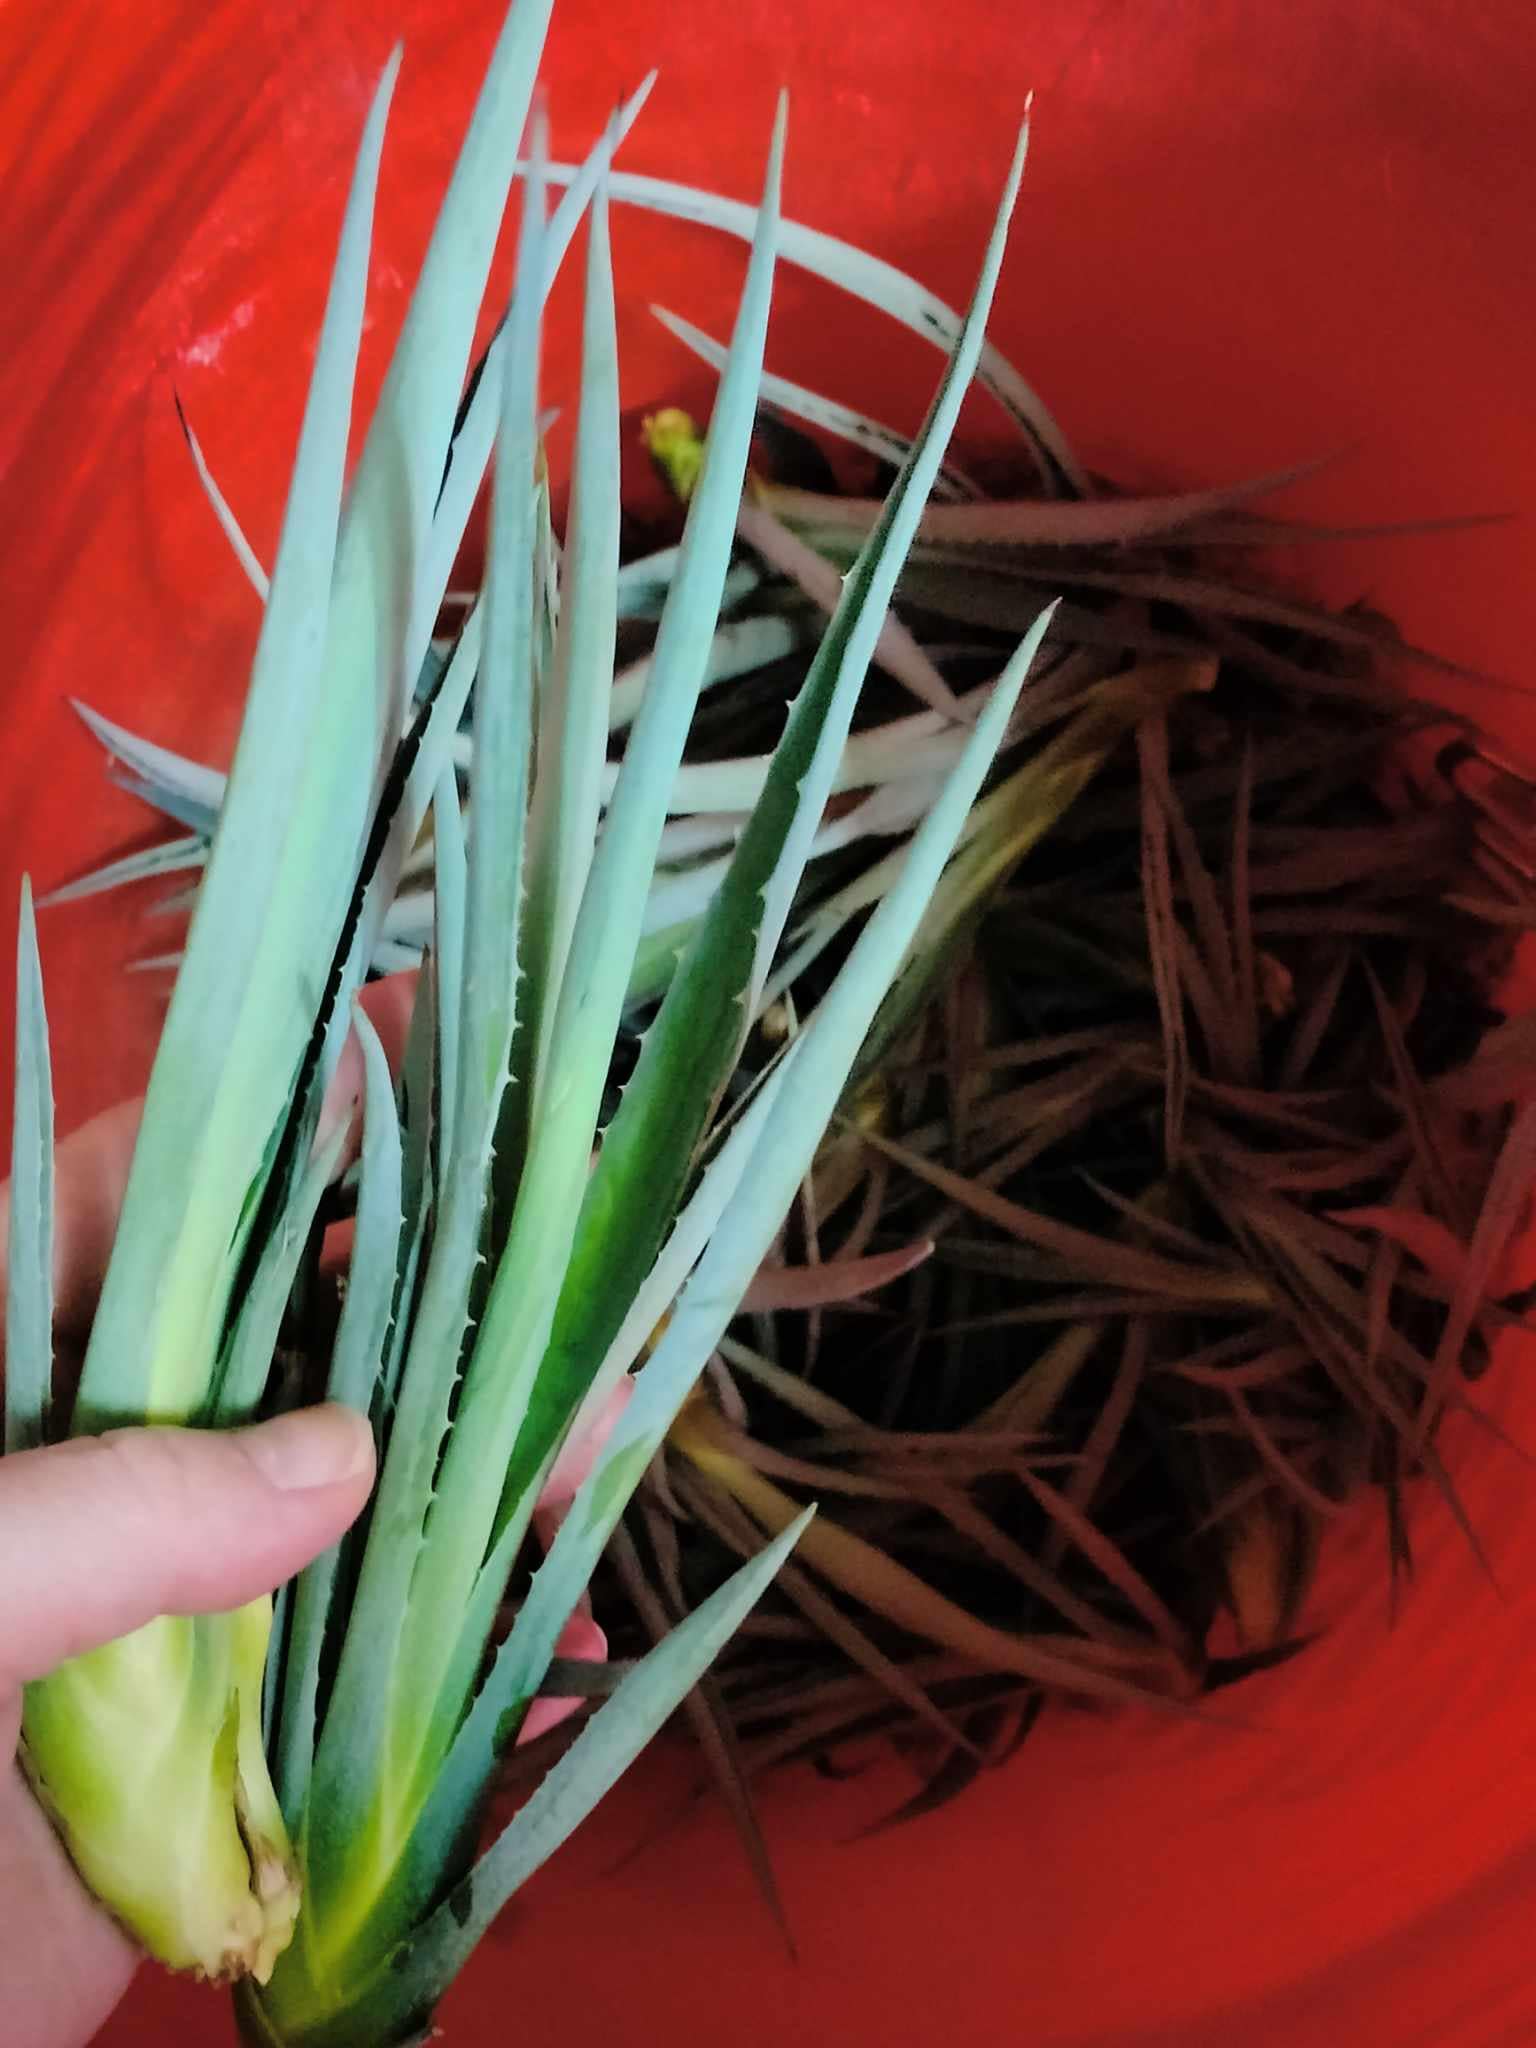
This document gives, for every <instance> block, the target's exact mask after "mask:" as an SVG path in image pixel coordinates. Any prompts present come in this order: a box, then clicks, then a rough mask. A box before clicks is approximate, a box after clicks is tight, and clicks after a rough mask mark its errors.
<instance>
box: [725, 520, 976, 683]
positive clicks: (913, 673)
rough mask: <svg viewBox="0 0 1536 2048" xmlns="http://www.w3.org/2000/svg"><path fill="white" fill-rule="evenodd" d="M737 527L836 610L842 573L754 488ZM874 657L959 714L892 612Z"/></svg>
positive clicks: (810, 594) (808, 593) (889, 672)
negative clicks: (755, 495) (785, 523)
mask: <svg viewBox="0 0 1536 2048" xmlns="http://www.w3.org/2000/svg"><path fill="white" fill-rule="evenodd" d="M736 531H737V532H738V533H739V534H740V536H741V538H742V539H743V540H744V541H745V542H746V544H747V546H748V547H750V548H753V549H755V551H756V552H757V553H758V554H759V555H761V556H762V558H763V560H764V561H765V562H767V563H768V564H769V566H770V567H771V568H774V569H777V570H778V572H779V574H780V575H781V576H787V577H788V578H789V579H790V581H791V582H792V583H795V584H797V585H798V586H799V588H800V589H801V590H803V591H804V592H805V594H806V596H807V597H808V598H810V600H811V601H812V603H813V604H817V605H819V606H820V607H821V609H822V610H823V611H824V612H825V613H826V614H827V615H828V617H832V616H834V615H835V614H836V611H837V608H838V606H839V605H840V604H841V603H842V597H843V578H842V577H841V576H840V575H839V574H838V571H837V570H836V569H835V568H834V567H833V565H832V563H830V562H829V561H827V560H826V559H825V557H824V556H822V555H818V554H817V552H816V550H815V549H814V548H812V547H808V546H807V545H806V543H805V542H804V541H803V540H801V539H800V538H799V536H798V535H796V534H793V533H791V532H790V530H789V528H788V527H787V526H783V525H781V524H780V523H779V521H778V520H777V519H775V517H774V516H773V513H772V512H771V511H770V510H769V508H768V506H767V505H766V504H763V503H760V502H757V501H755V500H754V499H753V497H752V495H751V493H750V491H749V492H748V495H747V496H746V497H745V498H743V500H742V502H741V506H740V508H739V510H738V511H737V514H736ZM872 658H873V660H874V661H875V662H876V663H877V664H878V666H879V667H881V668H883V669H884V670H885V672H886V673H887V675H890V676H893V677H894V678H895V679H896V681H897V682H898V683H900V684H902V685H903V687H904V688H905V689H908V690H910V691H911V693H912V695H913V696H914V697H916V698H917V700H918V702H919V703H920V704H926V705H927V706H928V708H929V710H930V711H937V712H938V713H940V715H941V716H943V717H945V718H950V719H954V718H958V717H959V716H960V705H959V702H958V700H957V699H956V696H955V693H954V691H953V690H952V689H951V688H950V687H949V685H948V683H946V682H945V680H944V678H943V677H942V676H941V675H940V674H939V672H938V670H937V669H936V668H935V667H934V665H933V662H932V660H931V659H930V657H929V656H928V655H926V654H925V653H924V652H923V650H922V648H921V647H920V646H919V645H918V644H917V641H916V640H915V639H914V638H913V636H912V634H911V633H910V632H909V631H908V629H907V628H906V627H905V626H904V625H903V624H902V622H901V620H900V619H899V618H897V616H896V614H895V613H894V612H887V614H886V617H885V620H884V623H883V624H882V626H881V628H880V634H879V638H878V639H877V640H876V642H875V651H874V655H873V657H872Z"/></svg>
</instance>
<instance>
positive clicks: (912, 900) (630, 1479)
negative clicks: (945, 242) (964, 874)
mask: <svg viewBox="0 0 1536 2048" xmlns="http://www.w3.org/2000/svg"><path fill="white" fill-rule="evenodd" d="M1012 189H1013V188H1012V187H1010V192H1009V198H1010V199H1011V196H1012ZM1001 219H1002V221H1003V222H1004V223H1006V219H1007V202H1005V206H1004V211H1003V215H1002V216H1001ZM1044 627H1045V622H1044V621H1042V622H1041V624H1040V627H1039V629H1038V632H1037V634H1036V636H1035V639H1034V641H1033V642H1032V643H1029V642H1027V643H1026V644H1025V646H1024V647H1023V648H1022V649H1021V650H1020V653H1019V655H1018V656H1017V657H1016V658H1015V660H1014V661H1013V663H1012V664H1010V667H1009V670H1008V671H1007V672H1006V673H1005V675H1004V677H1003V678H1002V679H1001V680H1000V682H999V684H998V686H997V691H996V694H995V695H994V697H993V699H992V702H991V703H990V704H988V706H987V708H986V710H985V711H984V712H983V714H982V716H981V718H980V719H979V720H978V721H977V725H976V728H975V730H974V733H973V734H972V736H971V742H970V744H969V745H968V747H967V750H966V753H965V755H964V756H963V757H962V761H961V765H960V767H959V768H957V769H956V771H955V773H954V775H953V776H952V777H951V779H950V781H949V783H948V784H947V785H946V787H945V790H944V793H943V795H942V796H941V797H940V799H939V801H938V803H936V804H935V806H934V808H933V810H932V812H931V813H930V814H929V817H928V819H927V820H926V821H925V823H924V825H923V827H922V829H921V830H920V831H919V833H918V834H917V837H916V838H915V839H914V841H913V846H912V851H911V853H910V855H909V858H908V864H907V867H906V869H905V870H904V872H903V874H902V876H901V878H900V880H899V881H898V883H897V884H896V886H895V887H894V888H893V889H892V890H891V891H890V893H889V894H888V895H887V896H886V898H885V900H884V902H883V903H882V904H881V905H880V906H879V908H878V909H877V910H876V912H875V913H874V915H873V916H872V917H871V919H870V921H869V923H868V924H867V925H866V926H865V928H864V930H863V931H862V932H861V933H860V935H859V937H858V939H857V940H856V942H855V944H854V948H853V951H852V953H851V954H850V956H849V960H848V963H847V964H846V965H845V967H844V969H843V972H842V974H841V975H840V976H839V977H838V979H837V980H836V981H835V982H834V983H833V985H832V987H831V989H830V990H829V991H828V993H827V995H826V996H825V997H824V998H823V1000H822V1003H821V1005H820V1007H819V1008H818V1010H817V1012H816V1014H815V1016H814V1018H813V1019H812V1021H811V1023H810V1025H809V1026H808V1027H807V1028H806V1030H805V1031H804V1033H803V1034H802V1035H801V1036H800V1037H799V1038H798V1039H797V1041H796V1044H795V1060H794V1087H793V1088H792V1089H781V1090H780V1092H779V1094H778V1096H777V1097H776V1099H775V1101H774V1103H773V1106H772V1110H771V1113H770V1114H769V1116H768V1117H767V1118H766V1119H765V1124H764V1129H763V1133H762V1136H761V1137H760V1139H759V1140H758V1144H757V1147H756V1151H755V1153H754V1156H753V1159H752V1162H751V1165H750V1166H749V1168H748V1170H747V1172H746V1173H745V1174H744V1176H743V1178H742V1181H741V1184H740V1186H739V1188H738V1190H737V1192H736V1194H735V1196H734V1197H733V1199H732V1201H731V1203H730V1206H729V1207H728V1208H727V1209H726V1211H725V1214H724V1216H723V1217H722V1219H721V1222H720V1225H719V1227H718V1228H717V1230H716V1232H715V1234H714V1236H713V1238H712V1239H711V1241H710V1243H709V1245H708V1246H707V1247H706V1249H705V1251H704V1254H703V1256H702V1257H701V1259H700V1261H699V1264H698V1266H697V1267H696V1268H695V1269H694V1272H693V1273H692V1275H691V1276H690V1278H689V1280H688V1282H687V1284H686V1285H685V1286H684V1288H683V1290H682V1293H681V1294H680V1295H679V1297H678V1301H677V1306H676V1307H675V1309H674V1310H673V1313H672V1316H671V1319H670V1320H669V1322H668V1324H667V1327H666V1330H665V1332H664V1334H663V1335H662V1337H661V1339H660V1342H659V1343H658V1345H657V1347H656V1349H655V1351H654V1352H653V1354H652V1356H651V1358H650V1360H649V1361H648V1362H647V1364H646V1365H645V1366H644V1367H643V1368H642V1369H641V1371H640V1373H639V1374H638V1375H637V1377H636V1382H635V1394H634V1396H633V1398H632V1399H631V1400H630V1402H629V1405H628V1407H627V1408H626V1409H625V1411H624V1413H623V1415H622V1416H621V1417H620V1418H619V1420H618V1422H617V1424H616V1425H615V1427H614V1430H613V1433H612V1435H611V1436H610V1438H609V1440H608V1443H607V1445H606V1446H605V1449H604V1451H603V1454H602V1456H601V1457H600V1458H599V1459H598V1460H597V1461H596V1462H595V1463H594V1466H593V1469H592V1471H591V1473H590V1474H589V1476H588V1478H587V1480H586V1481H585V1482H584V1484H583V1486H582V1488H581V1490H580V1492H579V1493H578V1494H577V1497H576V1501H575V1504H574V1506H573V1507H572V1510H571V1513H570V1514H569V1516H568V1517H567V1518H566V1520H565V1522H564V1524H563V1525H562V1527H561V1529H560V1533H559V1535H558V1536H557V1537H556V1539H555V1542H554V1544H553V1546H552V1548H551V1550H550V1553H549V1556H548V1558H547V1559H546V1561H545V1563H544V1566H543V1568H542V1569H541V1570H540V1572H539V1573H538V1575H537V1576H536V1578H535V1579H534V1582H533V1585H532V1588H531V1589H530V1592H529V1596H528V1599H527V1602H526V1603H525V1605H524V1607H523V1609H522V1612H521V1613H520V1615H519V1617H518V1623H517V1627H516V1628H515V1629H514V1631H513V1634H512V1636H511V1637H510V1638H509V1640H508V1643H507V1645H506V1646H505V1649H504V1651H503V1653H502V1656H501V1657H500V1658H499V1659H498V1662H497V1666H496V1668H495V1670H494V1671H493V1673H492V1677H491V1679H490V1680H489V1681H488V1683H487V1687H486V1692H485V1693H484V1694H482V1701H483V1700H484V1699H485V1697H486V1695H488V1694H490V1693H491V1692H492V1691H493V1689H494V1690H495V1691H496V1693H497V1695H498V1696H499V1697H501V1698H503V1699H504V1700H505V1702H506V1705H507V1706H508V1707H511V1708H513V1709H515V1710H516V1711H518V1712H519V1713H520V1712H521V1709H522V1706H523V1704H524V1702H525V1701H526V1699H527V1698H528V1697H530V1696H531V1692H532V1688H533V1686H534V1685H535V1684H536V1683H537V1680H538V1676H539V1675H541V1674H542V1670H543V1666H544V1664H545V1663H546V1662H547V1660H548V1658H549V1656H550V1655H551V1654H552V1653H553V1649H554V1643H555V1638H556V1636H557V1634H558V1632H559V1626H560V1621H561V1620H563V1618H564V1614H565V1613H567V1612H568V1611H569V1607H570V1602H571V1599H572V1598H573V1597H574V1590H575V1589H577V1588H579V1586H580V1585H583V1584H585V1582H586V1579H587V1577H588V1576H590V1573H591V1569H592V1566H593V1564H595V1562H596V1558H597V1555H598V1553H599V1552H600V1550H601V1547H602V1544H603V1542H604V1540H605V1539H606V1536H607V1532H608V1530H609V1529H610V1528H611V1527H612V1526H613V1523H614V1521H615V1520H616V1519H617V1516H618V1513H619V1512H620V1509H621V1508H622V1504H623V1500H624V1499H625V1498H626V1497H627V1495H628V1493H629V1491H630V1490H631V1489H632V1487H633V1486H634V1484H635V1483H636V1482H637V1481H638V1479H639V1476H640V1474H641V1472H642V1471H643V1470H644V1469H645V1466H646V1465H647V1464H648V1463H649V1461H650V1459H651V1458H652V1457H653V1456H654V1455H655V1452H656V1450H657V1448H658V1447H659V1445H660V1443H661V1440H662V1438H663V1436H664V1435H665V1433H666V1431H667V1429H668V1428H669V1427H670V1426H671V1424H672V1421H673V1418H674V1417H675V1415H676V1413H677V1411H678V1408H679V1407H680V1406H681V1403H682V1401H683V1399H684V1398H685V1396H686V1394H687V1392H688V1389H689V1388H690V1387H691V1386H692V1384H693V1382H694V1380H695V1379H696V1378H697V1377H698V1374H699V1372H700V1371H701V1370H702V1369H703V1366H704V1364H705V1361H706V1360H707V1359H708V1358H709V1356H710V1354H711V1353H712V1352H713V1350H714V1348H715V1346H716V1345H717V1344H718V1342H719V1341H720V1338H721V1337H722V1336H723V1335H724V1333H725V1330H726V1327H727V1325H728V1324H729V1322H730V1320H731V1317H732V1315H733V1313H734V1311H735V1308H736V1305H737V1303H738V1302H739V1301H740V1299H741V1297H742V1295H743V1294H744V1293H745V1292H746V1289H747V1286H748V1285H749V1283H750V1281H751V1278H752V1275H753V1274H754V1273H755V1272H756V1270H757V1268H758V1267H759V1266H760V1265H761V1264H762V1262H763V1259H764V1257H765V1256H766V1255H767V1252H768V1250H769V1248H770V1246H771V1245H772V1243H773V1240H774V1237H775V1235H776V1233H777V1231H778V1229H779V1227H780V1224H781V1223H782V1220H783V1217H784V1215H785V1213H786V1212H787V1210H788V1208H789V1206H790V1204H791V1202H792V1201H793V1200H794V1196H795V1193H796V1190H797V1189H798V1187H799V1185H800V1183H801V1181H802V1180H803V1179H804V1178H805V1174H806V1172H807V1170H808V1169H809V1166H810V1163H811V1158H812V1155H813V1153H814V1151H815V1147H816V1143H817V1140H818V1139H819V1137H820V1134H821V1131H822V1130H823V1129H824V1128H825V1126H826V1123H827V1121H828V1119H829V1118H830V1116H831V1114H832V1112H833V1110H834V1109H835V1107H836V1103H837V1099H838V1096H839V1094H840V1093H841V1091H842V1089H843V1087H844V1086H845V1084H846V1081H847V1076H848V1071H849V1069H850V1067H851V1066H852V1063H853V1060H854V1058H855V1056H856V1054H857V1051H858V1047H859V1044H860V1042H861V1041H862V1039H863V1036H864V1033H865V1031H866V1030H867V1029H868V1026H869V1022H870V1019H871V1018H872V1016H873V1014H874V1011H875V1008H876V1006H877V1005H878V1003H879V1000H880V996H881V994H882V993H883V990H884V988H885V986H886V984H887V982H888V981H889V978H890V975H891V974H892V972H893V971H894V969H895V967H896V965H897V964H898V962H899V961H900V959H901V956H902V953H903V952H904V950H905V948H906V945H907V944H908V943H909V941H910V938H911V934H912V931H913V929H914V928H915V926H916V924H917V922H918V919H919V918H920V916H921V913H922V906H923V903H924V902H925V901H926V899H927V896H928V894H929V893H931V890H932V888H933V885H934V883H935V882H936V881H937V879H938V875H939V873H940V872H941V871H942V868H943V865H944V861H945V859H946V858H947V857H948V855H949V853H950V851H951V850H952V848H953V844H954V841H955V839H956V837H957V836H958V834H959V830H960V826H961V823H962V821H963V819H964V816H965V814H966V811H967V810H968V808H969V805H970V804H971V802H973V801H974V799H975V794H976V790H977V788H978V787H979V786H980V783H981V781H982V778H983V777H984V775H985V773H986V770H987V767H988V765H989V763H990V761H991V757H992V751H993V749H995V747H996V745H997V743H998V739H999V737H1000V736H1001V733H1002V731H1003V729H1004V727H1005V725H1006V723H1007V719H1008V716H1009V714H1010V713H1011V711H1012V709H1013V705H1014V702H1015V701H1016V699H1017V696H1018V692H1019V690H1020V689H1021V688H1022V687H1023V683H1024V679H1025V676H1026V674H1027V672H1028V667H1029V662H1030V659H1031V658H1032V656H1033V654H1034V652H1035V649H1036V646H1037V645H1038V639H1039V637H1040V635H1041V634H1043V632H1044ZM478 1705H479V1703H477V1711H478Z"/></svg>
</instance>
